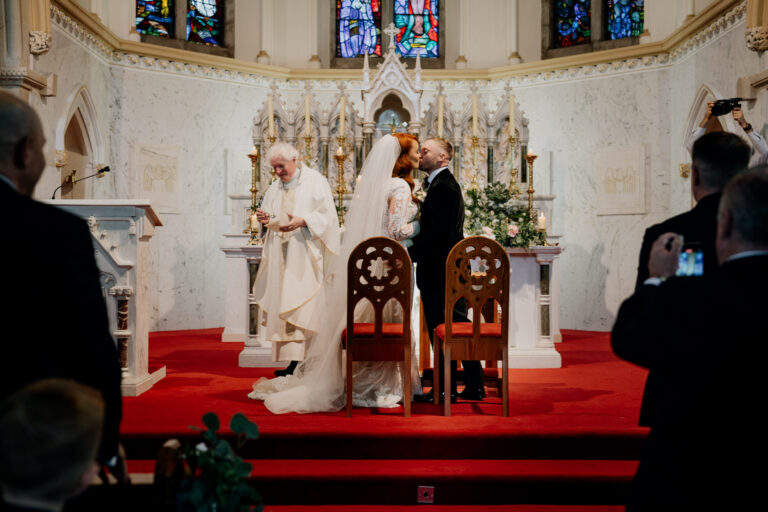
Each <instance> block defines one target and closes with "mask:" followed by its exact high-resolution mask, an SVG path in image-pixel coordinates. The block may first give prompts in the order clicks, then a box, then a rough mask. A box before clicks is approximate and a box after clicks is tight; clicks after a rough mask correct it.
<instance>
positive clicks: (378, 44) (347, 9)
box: [331, 0, 446, 69]
mask: <svg viewBox="0 0 768 512" xmlns="http://www.w3.org/2000/svg"><path fill="white" fill-rule="evenodd" d="M445 3H446V2H443V1H441V0H335V1H334V2H331V5H332V10H331V16H332V17H333V18H332V21H331V23H335V25H334V26H335V34H336V36H335V38H333V39H332V40H331V52H332V53H331V55H332V57H331V67H332V68H360V67H362V65H363V60H364V59H363V57H364V56H365V55H368V59H369V61H370V65H371V66H376V65H377V64H379V63H380V62H382V60H383V57H384V55H385V54H386V52H387V49H388V47H389V42H390V37H391V36H390V35H389V34H388V33H387V30H386V29H387V27H389V26H390V23H391V24H393V25H394V30H395V33H394V43H395V51H396V52H397V53H398V55H400V56H401V57H409V60H410V59H415V58H416V56H417V55H418V56H420V57H421V59H422V61H421V66H422V67H423V68H427V69H441V68H444V67H445ZM410 65H413V64H412V61H411V64H410Z"/></svg>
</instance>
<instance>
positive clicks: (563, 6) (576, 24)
mask: <svg viewBox="0 0 768 512" xmlns="http://www.w3.org/2000/svg"><path fill="white" fill-rule="evenodd" d="M541 6H542V18H541V19H542V32H543V34H544V35H545V36H546V37H544V38H543V40H544V42H543V47H542V56H543V57H544V58H545V59H549V58H553V57H565V56H567V55H575V54H579V53H588V52H593V51H599V50H607V49H610V48H618V47H621V46H630V45H633V44H638V43H639V42H640V36H641V35H642V34H643V23H644V21H645V13H644V10H645V0H595V1H592V0H550V1H549V2H542V3H541Z"/></svg>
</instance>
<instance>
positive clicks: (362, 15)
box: [336, 0, 381, 59]
mask: <svg viewBox="0 0 768 512" xmlns="http://www.w3.org/2000/svg"><path fill="white" fill-rule="evenodd" d="M366 53H368V54H374V55H378V56H379V57H381V3H380V1H379V0H336V56H337V57H342V58H345V59H348V58H353V57H357V56H358V55H365V54H366Z"/></svg>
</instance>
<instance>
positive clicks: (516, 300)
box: [507, 247, 562, 368]
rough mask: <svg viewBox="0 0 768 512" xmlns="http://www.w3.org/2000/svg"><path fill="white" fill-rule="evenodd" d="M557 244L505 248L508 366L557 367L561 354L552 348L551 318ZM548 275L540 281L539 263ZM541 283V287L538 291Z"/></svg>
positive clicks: (554, 302) (553, 325) (554, 305)
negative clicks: (507, 290) (507, 304)
mask: <svg viewBox="0 0 768 512" xmlns="http://www.w3.org/2000/svg"><path fill="white" fill-rule="evenodd" d="M560 252H562V249H561V248H560V247H532V248H529V249H517V248H516V249H507V254H509V264H510V273H509V290H510V297H509V367H510V368H560V367H561V366H562V358H561V357H560V353H559V352H558V351H557V350H556V349H555V339H556V337H555V336H554V334H555V332H557V333H559V330H558V331H555V329H559V323H558V322H557V321H555V322H554V323H553V322H552V319H553V318H555V317H556V316H557V314H558V312H557V303H558V300H557V295H558V283H557V281H556V280H555V279H553V278H556V273H554V272H553V271H552V270H553V269H552V267H551V265H553V264H554V262H555V259H556V258H557V256H558V255H559V254H560ZM542 265H546V266H547V267H548V268H547V269H546V270H545V273H546V275H547V276H548V278H547V279H546V282H544V283H543V282H542V274H543V273H542V270H541V266H542ZM542 284H544V285H545V286H544V290H543V291H542Z"/></svg>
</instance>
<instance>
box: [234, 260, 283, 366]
mask: <svg viewBox="0 0 768 512" xmlns="http://www.w3.org/2000/svg"><path fill="white" fill-rule="evenodd" d="M262 249H263V247H258V246H245V247H243V248H242V251H243V254H244V256H245V263H246V268H247V274H248V284H249V285H248V286H247V287H246V288H247V290H246V294H245V296H244V297H243V299H244V301H243V302H244V306H245V318H246V322H245V347H244V348H243V351H242V352H240V356H239V357H238V365H239V366H240V367H241V368H271V367H274V366H279V365H278V364H276V363H275V362H274V361H273V360H272V343H270V342H269V341H266V340H265V339H264V326H263V325H262V317H263V314H262V311H261V308H260V307H259V306H258V305H257V304H256V301H255V300H254V298H253V294H252V293H251V289H250V288H251V287H250V283H251V282H253V278H251V276H254V277H255V275H256V271H257V270H258V265H259V264H260V263H261V253H262Z"/></svg>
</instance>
